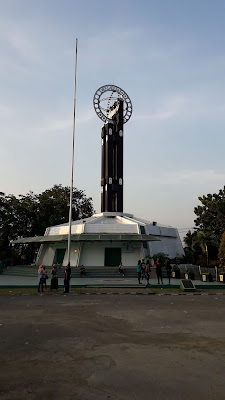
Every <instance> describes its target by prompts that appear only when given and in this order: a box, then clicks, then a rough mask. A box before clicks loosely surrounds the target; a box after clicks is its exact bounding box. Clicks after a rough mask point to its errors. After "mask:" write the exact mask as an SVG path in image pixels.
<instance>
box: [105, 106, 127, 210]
mask: <svg viewBox="0 0 225 400" xmlns="http://www.w3.org/2000/svg"><path fill="white" fill-rule="evenodd" d="M101 186H102V195H101V211H102V212H104V211H117V212H123V101H122V100H121V101H120V104H119V107H118V110H117V111H116V113H115V114H114V115H113V116H112V120H111V121H110V122H109V123H107V124H105V125H104V127H103V128H102V176H101Z"/></svg>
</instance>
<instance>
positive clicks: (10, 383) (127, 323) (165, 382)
mask: <svg viewBox="0 0 225 400" xmlns="http://www.w3.org/2000/svg"><path fill="white" fill-rule="evenodd" d="M224 355H225V296H223V295H221V296H219V295H211V296H166V295H165V296H157V295H155V296H144V295H143V296H135V295H114V296H113V295H88V296H87V295H80V296H71V295H70V296H64V295H58V296H37V295H30V296H3V297H1V298H0V361H1V364H0V399H1V400H6V399H7V400H14V399H18V400H25V399H26V400H34V399H35V400H36V399H37V400H42V399H44V400H45V399H48V400H51V399H52V400H53V399H54V400H58V399H60V400H62V399H63V400H67V399H68V400H70V399H73V400H74V399H78V400H92V399H93V400H98V399H99V400H103V399H113V400H142V399H143V400H147V399H148V400H149V399H151V400H170V399H171V400H178V399H179V400H190V399H191V400H195V399H207V400H208V399H210V400H211V399H215V400H220V399H221V400H222V399H223V400H224V398H225V380H224V369H225V357H224Z"/></svg>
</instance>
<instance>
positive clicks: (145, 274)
mask: <svg viewBox="0 0 225 400" xmlns="http://www.w3.org/2000/svg"><path fill="white" fill-rule="evenodd" d="M154 267H155V268H156V275H157V279H158V284H160V282H161V284H162V285H163V277H162V264H161V263H160V261H159V259H157V260H156V261H155V263H154ZM165 267H166V272H167V277H168V280H169V283H170V279H171V271H172V266H171V263H170V260H167V261H166V263H165ZM150 272H151V265H150V261H149V259H148V260H147V261H146V262H145V261H144V259H142V260H138V264H137V274H138V283H139V284H141V283H142V282H141V280H143V279H146V280H147V285H149V279H150ZM119 273H120V274H121V275H123V276H125V270H124V267H123V264H122V263H120V265H119ZM85 275H86V271H85V267H84V266H83V265H82V266H81V268H80V276H85ZM70 278H71V267H70V263H68V264H67V266H66V268H65V275H64V293H69V290H70ZM47 279H48V274H47V271H46V268H45V266H44V265H43V264H41V265H40V267H39V268H38V292H40V291H41V292H43V291H44V288H45V289H46V288H47V283H46V281H47ZM53 289H55V290H58V269H57V265H53V266H52V271H51V282H50V290H53Z"/></svg>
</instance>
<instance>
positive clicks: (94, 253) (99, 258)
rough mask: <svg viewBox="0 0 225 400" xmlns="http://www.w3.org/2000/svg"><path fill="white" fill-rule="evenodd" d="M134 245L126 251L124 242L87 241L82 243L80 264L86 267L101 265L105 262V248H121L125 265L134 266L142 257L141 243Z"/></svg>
mask: <svg viewBox="0 0 225 400" xmlns="http://www.w3.org/2000/svg"><path fill="white" fill-rule="evenodd" d="M135 246H136V247H132V251H130V252H127V251H125V248H126V245H125V244H124V243H118V242H117V243H110V242H101V243H85V244H83V245H82V250H81V257H80V262H79V265H82V264H83V265H84V266H86V267H100V266H104V263H105V248H121V261H122V263H123V265H124V266H127V267H133V266H135V265H137V261H138V259H140V258H142V247H141V244H140V245H139V244H138V245H137V244H136V245H135Z"/></svg>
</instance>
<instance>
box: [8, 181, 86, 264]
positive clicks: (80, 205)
mask: <svg viewBox="0 0 225 400" xmlns="http://www.w3.org/2000/svg"><path fill="white" fill-rule="evenodd" d="M69 199H70V188H69V187H63V186H62V185H54V186H53V188H51V189H48V190H46V191H44V192H43V193H41V194H39V195H36V194H34V193H33V192H29V193H27V194H26V195H19V196H18V198H17V197H16V196H13V195H9V196H4V197H3V196H0V259H2V258H6V257H11V256H12V248H11V247H10V241H11V240H15V239H18V238H20V237H29V236H35V235H38V236H39V235H43V234H44V232H45V229H46V228H47V227H49V226H53V225H58V224H63V223H66V222H68V220H69ZM93 213H94V208H93V204H92V198H90V197H89V198H87V197H86V195H85V192H84V191H83V190H78V189H76V188H74V189H73V201H72V219H73V220H77V219H82V218H87V217H90V216H91V215H92V214H93ZM34 248H35V245H26V246H23V248H22V250H20V255H22V254H23V255H25V256H26V259H29V261H32V257H33V253H34ZM24 253H25V254H24Z"/></svg>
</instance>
